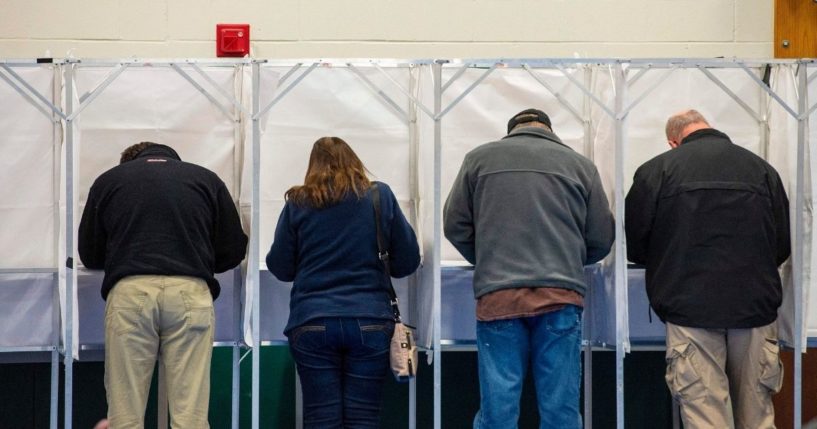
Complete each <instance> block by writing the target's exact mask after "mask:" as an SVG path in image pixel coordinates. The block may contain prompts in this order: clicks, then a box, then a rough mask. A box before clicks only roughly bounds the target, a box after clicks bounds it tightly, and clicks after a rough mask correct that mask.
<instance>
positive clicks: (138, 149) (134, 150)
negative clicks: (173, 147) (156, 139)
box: [119, 142, 156, 164]
mask: <svg viewBox="0 0 817 429" xmlns="http://www.w3.org/2000/svg"><path fill="white" fill-rule="evenodd" d="M155 145H156V143H153V142H139V143H136V144H135V145H131V146H129V147H128V148H127V149H125V150H123V151H122V157H121V158H119V163H120V164H124V163H126V162H128V161H133V160H134V159H136V157H137V156H139V154H140V153H142V151H143V150H145V149H147V148H149V147H151V146H155Z"/></svg>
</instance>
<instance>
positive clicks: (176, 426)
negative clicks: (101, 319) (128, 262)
mask: <svg viewBox="0 0 817 429" xmlns="http://www.w3.org/2000/svg"><path fill="white" fill-rule="evenodd" d="M214 325H215V324H214V314H213V298H212V296H211V295H210V291H209V289H208V288H207V283H206V282H205V281H204V280H201V279H197V278H193V277H173V276H132V277H126V278H125V279H123V280H121V281H119V282H118V283H117V284H116V286H115V287H114V288H113V289H112V290H111V292H110V294H109V295H108V302H107V306H106V308H105V391H106V393H107V399H108V419H109V420H110V427H111V429H130V428H143V427H144V418H145V406H146V404H147V397H148V390H149V389H150V380H151V378H152V376H153V369H154V367H155V365H156V359H157V355H158V357H159V360H160V362H159V364H160V365H163V366H164V369H165V374H167V380H166V381H167V397H168V403H169V408H170V424H171V427H172V428H173V429H202V428H208V427H209V424H208V423H207V412H208V408H209V403H210V358H211V356H212V351H213V330H214Z"/></svg>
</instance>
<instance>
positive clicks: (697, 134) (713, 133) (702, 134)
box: [681, 128, 732, 145]
mask: <svg viewBox="0 0 817 429" xmlns="http://www.w3.org/2000/svg"><path fill="white" fill-rule="evenodd" d="M706 137H716V138H721V139H725V140H727V141H729V142H730V143H731V142H732V140H730V139H729V136H727V135H726V134H724V133H722V132H720V131H718V130H716V129H714V128H703V129H700V130H698V131H694V132H692V133H690V134H689V135H688V136H686V137H684V139H683V140H681V144H682V145H683V144H687V143H689V142H691V141H694V140H700V139H702V138H706Z"/></svg>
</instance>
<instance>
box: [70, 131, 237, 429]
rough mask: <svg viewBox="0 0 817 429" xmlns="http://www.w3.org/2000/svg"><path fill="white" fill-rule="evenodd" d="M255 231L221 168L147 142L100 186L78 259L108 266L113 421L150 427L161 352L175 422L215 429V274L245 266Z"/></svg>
mask: <svg viewBox="0 0 817 429" xmlns="http://www.w3.org/2000/svg"><path fill="white" fill-rule="evenodd" d="M246 248H247V236H246V235H245V234H244V232H243V231H242V229H241V222H240V220H239V217H238V212H237V211H236V208H235V204H234V203H233V200H232V198H231V197H230V193H229V191H228V190H227V188H226V186H225V185H224V182H222V181H221V179H219V178H218V176H216V174H215V173H213V172H211V171H209V170H207V169H206V168H203V167H199V166H197V165H194V164H189V163H186V162H182V161H181V159H180V158H179V155H178V154H177V153H176V151H174V150H173V149H171V148H170V147H168V146H165V145H160V144H155V143H150V142H143V143H139V144H136V145H133V146H131V147H129V148H127V149H126V150H125V151H124V152H123V153H122V158H121V160H120V165H119V166H116V167H114V168H112V169H110V170H108V171H107V172H105V173H103V174H102V175H101V176H99V177H98V178H97V179H96V181H95V182H94V184H93V186H91V190H90V193H89V194H88V200H87V202H86V205H85V211H84V212H83V214H82V221H81V223H80V227H79V256H80V258H81V259H82V262H83V264H84V265H85V266H86V267H87V268H90V269H104V270H105V278H104V280H103V282H102V297H103V298H104V299H106V300H107V305H106V309H105V389H106V392H107V399H108V419H109V420H110V425H111V427H114V428H117V429H120V428H141V427H143V420H144V415H145V406H146V404H147V395H148V389H149V387H150V380H151V377H152V374H153V368H154V366H155V364H156V358H157V354H158V352H159V350H161V355H160V360H161V362H160V363H161V365H163V366H164V368H165V369H166V371H167V391H168V401H169V405H170V417H171V426H172V427H174V428H207V427H209V425H208V422H207V413H208V407H209V401H210V358H211V355H212V344H213V331H214V327H215V325H214V313H213V300H214V299H216V298H217V297H218V294H219V291H220V288H219V284H218V281H217V280H216V279H215V277H214V276H213V273H214V272H216V273H217V272H223V271H226V270H229V269H230V268H233V267H235V266H236V265H238V264H239V263H240V262H241V260H242V259H244V254H245V252H246Z"/></svg>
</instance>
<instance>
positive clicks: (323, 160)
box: [267, 137, 420, 428]
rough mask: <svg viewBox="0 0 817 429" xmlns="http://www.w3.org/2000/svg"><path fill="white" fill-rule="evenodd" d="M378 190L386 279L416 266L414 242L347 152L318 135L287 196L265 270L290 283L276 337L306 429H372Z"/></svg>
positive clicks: (380, 330) (379, 369) (385, 192)
mask: <svg viewBox="0 0 817 429" xmlns="http://www.w3.org/2000/svg"><path fill="white" fill-rule="evenodd" d="M372 186H377V187H378V188H379V190H380V195H381V197H380V210H381V222H382V225H381V229H382V233H383V236H384V240H385V242H386V243H387V245H388V252H389V256H390V262H391V274H392V275H393V276H394V277H405V276H408V275H409V274H411V273H412V272H414V270H416V269H417V266H418V265H419V263H420V254H419V248H418V246H417V238H416V237H415V235H414V231H413V230H412V229H411V225H409V223H408V222H407V221H406V218H405V216H403V213H402V212H401V211H400V207H399V206H398V204H397V200H396V199H395V197H394V194H393V193H392V191H391V189H390V188H389V187H388V185H386V184H384V183H378V182H370V181H369V179H368V178H367V177H366V168H365V167H364V166H363V163H362V162H361V161H360V159H359V158H358V157H357V155H356V154H355V153H354V151H352V148H351V147H349V145H348V144H347V143H346V142H345V141H343V140H342V139H340V138H338V137H322V138H320V139H318V141H316V142H315V144H314V145H313V147H312V153H311V155H310V157H309V167H308V168H307V171H306V177H305V179H304V184H303V185H300V186H293V187H292V188H290V189H289V190H288V191H287V192H286V205H285V206H284V209H283V211H282V212H281V217H280V218H279V219H278V226H277V227H276V230H275V241H274V242H273V243H272V248H270V251H269V253H268V254H267V267H268V268H269V270H270V272H272V274H274V275H275V277H277V278H278V279H279V280H281V281H285V282H294V284H293V287H292V294H291V297H290V304H289V309H290V312H289V321H288V323H287V326H286V329H285V330H284V333H285V334H286V335H287V338H289V344H290V348H291V350H292V355H293V357H294V359H295V364H296V365H297V368H298V374H299V376H300V378H301V385H302V387H303V404H304V413H303V415H304V427H305V428H378V427H379V423H380V422H379V420H380V416H379V414H380V394H381V390H382V386H383V382H384V379H385V377H386V374H387V373H388V371H389V341H390V339H391V336H392V333H393V331H394V315H393V313H392V310H391V306H390V303H389V293H388V283H387V281H386V277H385V272H384V267H383V264H382V263H381V262H380V260H379V259H378V255H377V253H378V252H377V235H376V229H375V217H374V207H373V205H372V199H371V187H372Z"/></svg>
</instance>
